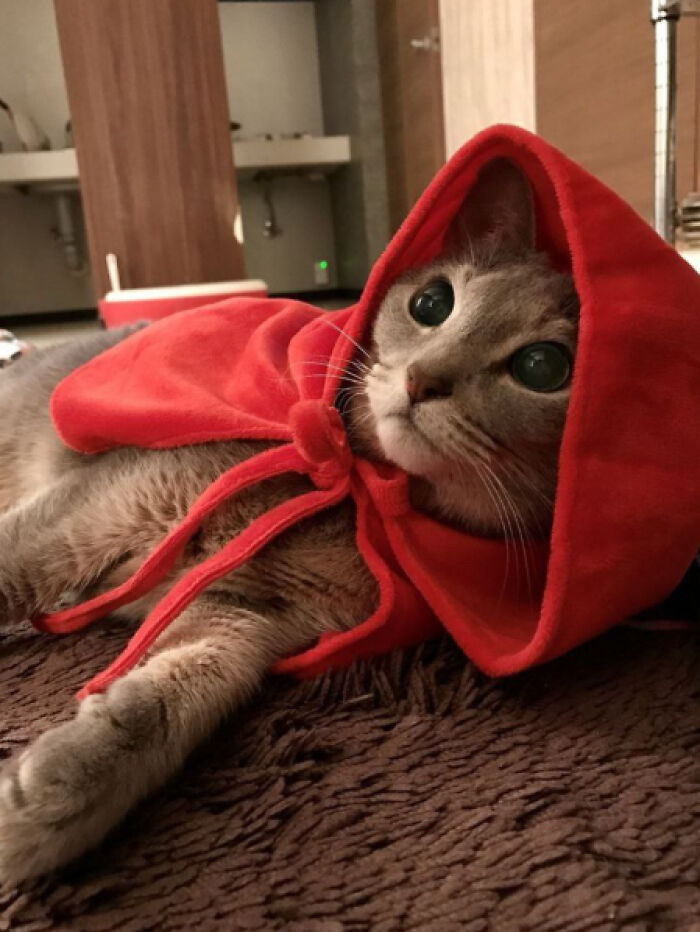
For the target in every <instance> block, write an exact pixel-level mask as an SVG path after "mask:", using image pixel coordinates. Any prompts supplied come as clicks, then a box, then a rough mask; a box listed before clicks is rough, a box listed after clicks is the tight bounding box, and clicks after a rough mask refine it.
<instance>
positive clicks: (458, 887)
mask: <svg viewBox="0 0 700 932" xmlns="http://www.w3.org/2000/svg"><path fill="white" fill-rule="evenodd" d="M122 639H123V633H122V632H119V631H118V630H117V629H116V628H112V629H110V627H109V626H105V627H103V628H102V629H100V630H93V631H90V632H89V633H86V634H84V635H77V636H74V637H72V638H66V639H55V640H52V641H50V642H48V643H47V641H46V640H45V638H44V637H43V636H41V635H36V634H33V633H27V634H23V635H21V636H17V637H13V638H5V639H4V640H0V700H1V702H2V722H1V724H0V754H2V755H3V756H6V755H8V754H9V753H10V752H11V751H13V750H14V749H15V748H17V747H18V746H20V745H22V744H23V743H24V742H25V741H27V740H28V739H29V738H30V737H32V736H34V735H36V734H37V733H38V732H39V731H41V730H42V729H43V728H45V727H46V726H47V725H49V724H50V723H52V722H55V721H57V720H59V719H60V718H61V717H63V716H64V715H66V713H67V709H68V708H69V704H68V703H69V700H70V696H71V694H72V691H73V689H74V687H76V686H77V685H79V684H81V683H82V682H83V681H84V680H85V679H86V678H87V677H88V675H89V674H90V673H92V672H94V671H95V670H96V669H97V668H98V667H100V666H102V665H104V662H105V659H106V658H107V657H111V656H113V655H114V654H115V653H116V652H117V649H118V645H119V644H120V643H121V640H122ZM699 647H700V636H698V635H696V634H694V633H688V632H683V633H650V632H641V631H637V630H619V631H616V632H614V633H612V634H611V635H608V636H606V637H605V638H602V639H600V640H598V641H597V642H595V643H593V644H590V645H588V646H586V647H584V648H582V649H580V650H579V651H577V652H575V653H574V654H572V655H570V656H568V657H566V658H564V659H562V660H560V661H557V662H555V663H552V664H549V665H548V666H546V667H543V668H540V669H538V670H535V671H533V672H530V673H528V674H525V675H521V676H518V677H516V678H514V679H511V680H507V681H501V682H493V681H489V680H486V679H485V678H484V677H482V676H481V675H479V674H478V673H476V672H475V671H474V669H473V667H471V665H470V664H469V663H467V662H466V661H465V660H464V659H463V658H462V657H461V655H460V654H459V653H458V652H457V650H456V649H455V648H454V647H453V646H452V645H451V643H450V642H448V641H447V640H444V641H440V642H436V643H433V644H429V645H427V646H425V647H424V648H422V649H421V650H418V651H415V652H412V653H406V654H400V655H394V656H392V657H389V658H384V659H383V660H380V661H376V662H374V663H367V664H362V665H359V666H357V667H355V668H353V669H351V670H349V671H346V672H344V673H342V674H337V675H334V676H329V677H326V678H324V679H322V680H319V681H316V682H313V683H306V684H298V683H292V682H289V681H284V680H279V679H278V680H271V681H270V682H269V684H268V686H267V688H266V689H265V690H264V692H263V693H262V694H261V695H260V697H259V698H258V700H257V701H256V702H255V703H254V704H253V706H252V707H251V708H249V709H248V710H246V711H245V712H243V713H241V714H240V715H239V716H238V717H237V719H236V720H232V721H231V722H229V723H228V724H227V725H226V726H225V727H224V728H222V729H221V730H220V731H219V733H218V734H217V735H216V737H215V739H214V740H212V741H211V742H210V743H209V744H208V745H207V746H206V747H203V748H202V749H201V750H200V751H199V752H198V753H197V754H196V755H195V757H194V758H193V759H191V760H190V762H189V764H188V765H187V767H186V769H185V771H184V772H183V774H182V775H181V777H180V778H179V779H178V780H176V781H175V782H174V783H172V784H171V785H170V786H169V787H168V788H167V789H165V790H164V791H163V792H161V793H160V794H159V795H158V796H157V797H155V798H153V799H151V800H150V801H149V802H147V803H145V804H144V805H143V806H141V808H140V809H139V810H138V811H136V812H135V813H134V814H133V815H132V816H131V817H130V818H129V819H128V821H127V822H126V823H125V824H124V825H123V826H122V827H121V829H119V830H118V831H117V832H116V833H115V834H114V835H113V836H112V837H111V838H110V839H109V841H108V842H107V843H105V844H104V845H103V847H102V848H101V849H100V851H98V852H96V853H94V854H92V855H90V856H89V857H87V858H85V859H84V860H83V861H82V862H80V863H78V864H77V865H75V866H73V867H71V868H70V869H69V870H67V871H65V872H64V873H63V874H62V875H61V876H59V877H56V878H52V879H50V880H45V881H43V882H41V883H39V884H36V885H33V886H30V887H28V888H26V889H25V890H22V891H8V892H6V893H3V894H1V895H0V929H20V930H32V932H39V930H44V929H70V930H76V932H93V930H94V932H98V930H99V932H107V930H114V932H117V930H118V932H136V930H138V932H144V930H148V929H157V930H172V929H188V930H195V932H206V930H210V929H224V930H229V929H247V930H271V929H292V930H300V932H301V930H304V932H307V930H308V932H344V930H352V932H359V930H365V929H368V930H369V929H372V930H375V929H376V930H382V932H390V930H410V929H430V930H464V929H467V930H486V929H495V930H510V929H518V930H520V929H523V930H524V929H531V930H538V932H545V930H566V932H572V930H582V929H596V930H618V929H625V930H647V929H653V930H657V929H659V930H665V929H668V930H671V929H673V930H677V929H695V930H698V929H700V703H699V695H700V650H699Z"/></svg>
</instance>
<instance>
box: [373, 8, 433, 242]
mask: <svg viewBox="0 0 700 932" xmlns="http://www.w3.org/2000/svg"><path fill="white" fill-rule="evenodd" d="M376 10H377V41H378V45H379V60H380V67H381V86H382V113H383V117H384V136H385V149H386V158H387V182H388V191H389V212H390V217H391V225H392V228H393V229H396V228H397V227H398V226H399V224H400V223H401V221H402V220H403V219H404V217H405V216H406V214H407V213H408V211H409V210H410V208H411V207H412V206H413V204H414V203H415V202H416V200H417V199H418V197H420V195H421V194H422V192H423V191H424V189H425V187H426V186H427V185H428V184H429V182H430V181H431V180H432V179H433V176H434V175H435V173H436V172H437V171H438V169H439V168H440V167H441V165H442V164H443V162H444V161H445V143H444V124H443V115H442V79H441V68H440V54H439V52H437V51H434V50H431V49H420V48H414V47H412V45H411V40H412V39H422V38H423V37H425V36H428V35H429V34H430V30H431V29H437V27H438V2H437V0H410V2H409V0H381V2H380V3H377V4H376Z"/></svg>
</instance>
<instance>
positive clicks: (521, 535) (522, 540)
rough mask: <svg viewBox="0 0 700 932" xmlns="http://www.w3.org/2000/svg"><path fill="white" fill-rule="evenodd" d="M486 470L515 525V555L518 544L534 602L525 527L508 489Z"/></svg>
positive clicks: (529, 592) (494, 474)
mask: <svg viewBox="0 0 700 932" xmlns="http://www.w3.org/2000/svg"><path fill="white" fill-rule="evenodd" d="M487 469H488V470H489V472H490V474H491V476H492V478H493V480H494V482H496V483H497V484H498V486H499V488H500V489H501V492H502V494H503V498H504V501H505V502H506V504H507V506H508V508H509V511H510V514H511V515H512V518H513V524H514V525H515V528H516V530H517V534H518V541H516V553H517V552H518V551H517V544H518V542H519V544H520V549H521V550H522V555H523V562H524V565H525V578H526V581H527V588H528V595H529V598H530V601H531V602H532V601H533V600H534V595H533V588H532V574H531V570H530V561H529V552H528V547H527V543H526V538H527V534H526V531H525V525H524V521H523V517H522V514H521V512H520V510H519V508H518V506H517V503H516V502H515V499H514V498H513V496H512V495H511V493H510V492H509V491H508V489H507V488H506V486H505V485H504V483H503V482H502V480H501V479H500V478H499V477H498V476H497V475H496V473H495V472H494V471H493V470H492V469H491V468H490V467H487Z"/></svg>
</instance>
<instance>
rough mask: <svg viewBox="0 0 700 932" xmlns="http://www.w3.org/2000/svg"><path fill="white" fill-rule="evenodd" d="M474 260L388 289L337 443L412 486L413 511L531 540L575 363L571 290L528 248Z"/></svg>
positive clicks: (418, 272)
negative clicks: (344, 438)
mask: <svg viewBox="0 0 700 932" xmlns="http://www.w3.org/2000/svg"><path fill="white" fill-rule="evenodd" d="M482 245H483V244H482ZM501 245H502V244H501ZM478 252H479V251H478V250H477V252H476V253H475V254H471V255H470V256H469V258H464V257H463V258H458V257H457V258H456V257H447V258H444V259H438V260H437V261H436V262H434V263H431V264H430V265H429V266H426V267H424V268H420V269H415V270H412V271H411V272H410V273H409V274H407V275H406V276H404V277H403V278H401V279H400V280H399V281H397V282H396V283H395V284H394V285H393V286H392V288H391V289H390V290H389V292H388V293H387V295H386V297H385V299H384V301H383V302H382V305H381V307H380V308H379V311H378V313H377V316H376V319H375V323H374V329H373V332H372V334H371V341H370V342H369V344H368V347H367V348H368V351H369V355H370V358H369V359H367V358H363V359H360V358H358V359H357V360H356V364H355V366H354V368H353V374H352V375H351V376H350V378H353V379H357V378H358V377H359V380H360V381H359V386H360V387H359V389H358V384H357V383H356V384H355V390H354V391H353V394H352V403H351V404H350V405H349V425H350V434H351V438H352V439H353V442H354V443H355V444H356V447H357V448H358V449H359V450H360V451H361V452H363V453H364V454H365V455H369V456H372V457H375V458H379V459H383V460H386V461H388V462H391V463H394V464H395V465H397V466H400V467H401V468H403V469H404V470H406V472H408V473H409V474H410V475H411V476H412V477H414V481H413V482H412V493H413V496H414V500H415V503H416V504H417V505H418V506H419V507H424V508H426V509H427V510H428V511H431V512H435V513H437V514H438V515H439V516H440V517H443V518H446V519H448V520H453V521H456V522H458V523H460V524H462V525H465V526H467V527H468V528H470V529H471V530H474V531H475V532H478V533H482V534H504V535H505V536H507V537H514V538H517V537H518V536H519V535H525V534H528V535H532V534H538V533H542V534H543V533H546V532H547V530H548V529H549V526H550V523H551V513H552V502H553V498H554V491H555V487H556V475H557V461H558V453H559V446H560V442H561V436H562V432H563V427H564V422H565V418H566V412H567V406H568V402H569V394H570V386H571V376H572V373H573V367H574V359H575V354H576V335H577V317H578V315H577V309H578V302H577V298H576V293H575V291H574V287H573V283H572V281H571V279H570V277H568V276H565V275H562V274H559V273H557V272H555V271H553V270H552V269H551V268H549V267H548V265H547V263H546V260H545V259H544V258H543V257H542V256H538V255H537V254H535V253H534V252H532V251H531V250H529V244H524V248H522V249H515V250H513V249H511V250H508V249H506V250H502V251H501V252H500V254H499V252H498V249H497V248H496V249H495V248H493V242H492V244H491V248H490V250H489V253H488V255H487V256H486V259H484V254H483V250H482V252H481V254H482V259H479V258H478ZM360 373H361V375H359V374H360Z"/></svg>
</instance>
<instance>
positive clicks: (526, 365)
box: [510, 343, 572, 392]
mask: <svg viewBox="0 0 700 932" xmlns="http://www.w3.org/2000/svg"><path fill="white" fill-rule="evenodd" d="M571 369H572V362H571V353H569V351H568V349H567V348H566V347H565V346H562V345H561V343H530V344H529V345H528V346H523V347H522V348H521V349H519V350H518V351H517V352H516V353H514V354H513V356H512V357H511V360H510V372H511V375H512V376H513V378H514V379H515V380H516V381H517V382H520V384H521V385H524V386H525V388H529V389H530V391H533V392H556V391H559V389H561V388H564V386H565V385H566V384H567V383H568V381H569V379H570V378H571Z"/></svg>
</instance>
